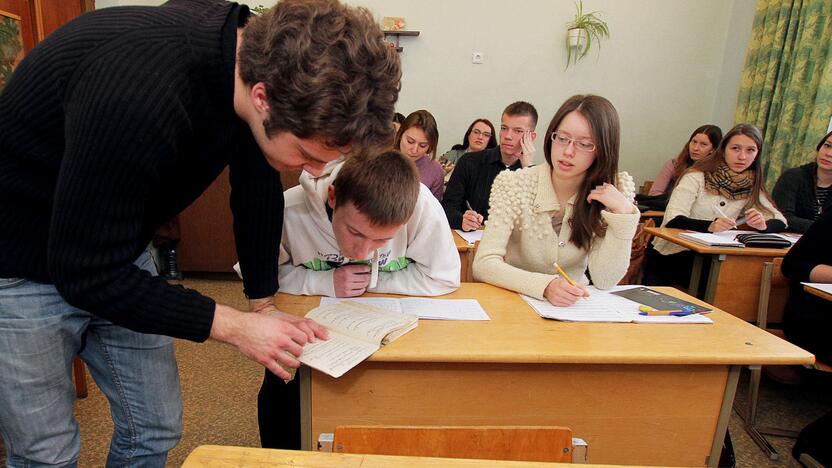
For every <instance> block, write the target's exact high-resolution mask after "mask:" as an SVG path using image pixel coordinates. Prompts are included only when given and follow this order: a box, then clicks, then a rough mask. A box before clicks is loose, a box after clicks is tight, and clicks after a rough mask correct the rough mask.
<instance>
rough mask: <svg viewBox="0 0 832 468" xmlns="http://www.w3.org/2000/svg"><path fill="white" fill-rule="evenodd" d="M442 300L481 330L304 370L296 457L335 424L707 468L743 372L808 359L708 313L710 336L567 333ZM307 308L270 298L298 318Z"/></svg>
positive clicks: (589, 326) (666, 328)
mask: <svg viewBox="0 0 832 468" xmlns="http://www.w3.org/2000/svg"><path fill="white" fill-rule="evenodd" d="M658 289H661V290H663V291H665V292H672V291H675V290H673V289H671V288H658ZM675 294H677V295H678V296H680V297H682V298H684V299H686V300H690V301H696V300H695V299H693V298H691V297H689V296H687V295H685V294H684V293H680V292H678V291H677V292H675ZM444 297H448V298H477V299H479V301H480V304H482V306H483V308H484V309H485V311H486V312H487V313H488V315H489V316H490V317H491V321H488V322H452V321H438V320H435V321H428V320H422V321H420V322H419V326H418V327H417V328H416V329H415V330H413V331H411V332H410V333H408V334H406V335H404V336H403V337H401V338H399V339H398V340H396V341H394V342H393V343H391V344H390V345H388V346H386V347H385V348H383V349H381V350H380V351H379V352H377V353H376V354H375V355H373V356H372V357H371V358H370V359H369V360H367V361H365V362H363V363H362V364H360V365H359V366H357V367H356V368H354V369H352V370H350V371H349V372H348V373H347V374H345V375H344V376H342V377H341V378H339V379H333V378H331V377H329V376H327V375H325V374H322V373H320V372H317V371H311V370H310V369H308V368H305V367H303V368H301V371H300V375H301V400H302V401H301V408H302V409H301V414H302V421H303V423H304V425H303V431H302V440H303V446H304V447H305V448H309V447H311V446H312V441H313V440H317V439H318V435H319V434H320V433H322V432H334V430H335V426H336V425H339V424H401V425H561V426H567V427H569V428H571V429H572V431H573V433H574V435H575V437H580V438H582V439H584V440H586V442H587V443H588V444H589V451H588V455H589V462H591V463H621V464H635V465H677V466H704V465H705V464H706V463H708V460H710V461H711V464H712V465H715V464H716V463H717V461H718V458H719V452H720V448H721V446H722V441H723V438H724V436H725V430H726V428H727V424H728V419H729V416H730V411H731V405H732V402H733V399H734V392H735V390H736V384H737V378H738V376H739V369H740V367H741V366H746V365H763V364H808V363H811V362H813V360H814V358H813V356H812V355H811V354H809V353H808V352H806V351H803V350H801V349H800V348H798V347H796V346H794V345H792V344H790V343H787V342H785V341H783V340H781V339H779V338H777V337H775V336H774V335H771V334H769V333H766V332H765V331H763V330H760V329H759V328H757V327H755V326H753V325H751V324H748V323H746V322H743V321H741V320H739V319H737V318H736V317H733V316H731V315H729V314H726V313H724V312H722V311H719V310H717V311H714V312H713V313H711V314H710V317H711V318H712V319H713V320H714V324H713V325H644V324H641V325H640V324H611V323H567V322H556V321H551V320H544V319H542V318H540V317H539V316H538V315H537V314H535V313H534V311H532V309H531V308H530V307H529V306H528V305H526V303H525V302H524V301H523V300H522V299H521V298H520V297H519V296H518V295H517V294H516V293H513V292H510V291H506V290H503V289H500V288H497V287H495V286H492V285H489V284H484V283H468V284H465V283H463V285H462V287H461V288H460V289H459V290H458V291H456V292H454V293H452V294H448V295H447V296H444ZM318 302H319V299H318V298H316V297H308V296H306V297H303V296H290V295H284V294H280V295H278V296H277V305H278V307H279V308H280V310H283V311H287V312H292V313H295V314H303V313H305V312H306V311H308V310H310V309H311V308H313V307H315V306H317V305H318ZM708 457H710V458H708Z"/></svg>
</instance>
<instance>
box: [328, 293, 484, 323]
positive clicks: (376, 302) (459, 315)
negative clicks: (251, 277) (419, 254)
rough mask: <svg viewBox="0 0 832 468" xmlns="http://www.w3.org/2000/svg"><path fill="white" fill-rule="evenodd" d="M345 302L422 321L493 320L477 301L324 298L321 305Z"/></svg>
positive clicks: (424, 298)
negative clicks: (410, 316)
mask: <svg viewBox="0 0 832 468" xmlns="http://www.w3.org/2000/svg"><path fill="white" fill-rule="evenodd" d="M344 300H349V301H353V302H358V303H360V304H369V305H373V306H376V307H381V308H382V309H385V310H389V311H391V312H397V313H400V314H410V315H415V316H417V317H419V318H420V319H422V320H491V318H490V317H489V316H488V314H486V313H485V310H483V308H482V306H481V305H480V303H479V302H478V301H477V300H476V299H434V298H430V297H402V298H398V297H351V298H349V299H339V298H337V297H322V298H321V305H327V304H334V303H337V302H341V301H344Z"/></svg>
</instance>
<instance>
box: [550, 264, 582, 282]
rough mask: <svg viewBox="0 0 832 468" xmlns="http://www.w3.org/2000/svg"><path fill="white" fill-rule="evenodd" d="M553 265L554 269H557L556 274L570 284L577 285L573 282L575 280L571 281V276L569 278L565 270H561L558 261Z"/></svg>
mask: <svg viewBox="0 0 832 468" xmlns="http://www.w3.org/2000/svg"><path fill="white" fill-rule="evenodd" d="M553 265H555V270H557V271H558V274H559V275H560V276H562V277H563V279H565V280H566V281H567V282H568V283H569V284H571V285H572V286H577V285H576V284H575V282H574V281H572V278H570V277H569V275H567V274H566V272H565V271H563V268H561V267H560V265H558V262H555V263H554V264H553Z"/></svg>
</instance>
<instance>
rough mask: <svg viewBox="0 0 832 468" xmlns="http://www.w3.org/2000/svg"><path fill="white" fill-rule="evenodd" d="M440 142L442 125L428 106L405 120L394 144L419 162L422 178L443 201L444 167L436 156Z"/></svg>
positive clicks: (418, 166) (414, 160) (420, 177)
mask: <svg viewBox="0 0 832 468" xmlns="http://www.w3.org/2000/svg"><path fill="white" fill-rule="evenodd" d="M438 144H439V128H438V127H437V126H436V120H435V119H434V118H433V115H431V113H430V112H428V111H426V110H417V111H416V112H413V113H412V114H410V115H408V116H407V118H406V119H404V122H402V125H401V127H400V128H399V132H398V133H397V134H396V142H395V143H394V144H393V147H394V148H396V149H398V150H399V151H401V152H402V154H404V155H405V156H407V157H408V158H410V159H411V160H412V161H413V162H414V163H416V168H417V169H418V170H419V180H420V181H421V182H422V183H423V184H425V185H426V186H427V187H428V188H429V189H430V192H431V193H432V194H433V196H434V197H436V199H437V200H440V201H441V200H442V194H443V193H444V192H445V171H444V169H442V165H441V164H439V162H437V161H434V160H433V155H434V154H436V146H437V145H438Z"/></svg>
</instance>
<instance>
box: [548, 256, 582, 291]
mask: <svg viewBox="0 0 832 468" xmlns="http://www.w3.org/2000/svg"><path fill="white" fill-rule="evenodd" d="M553 265H554V266H555V270H557V271H558V274H559V275H560V276H561V277H562V278H563V279H565V280H566V282H567V283H569V284H571V285H572V286H575V287H578V288H581V287H580V286H578V285H577V284H575V282H574V281H572V278H570V277H569V275H567V274H566V272H565V271H563V268H561V267H560V265H558V262H555V263H553ZM581 289H583V288H581ZM581 297H583V298H584V299H588V298H587V297H586V296H581Z"/></svg>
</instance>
